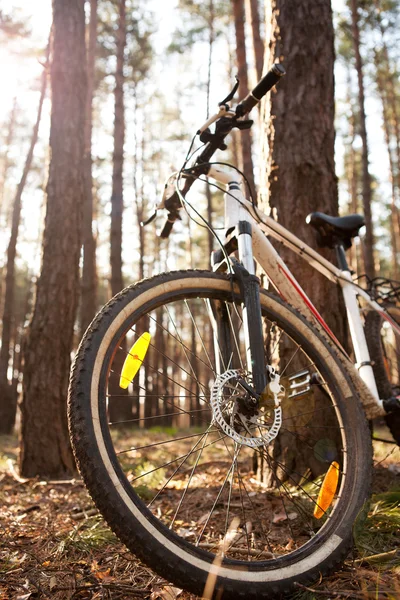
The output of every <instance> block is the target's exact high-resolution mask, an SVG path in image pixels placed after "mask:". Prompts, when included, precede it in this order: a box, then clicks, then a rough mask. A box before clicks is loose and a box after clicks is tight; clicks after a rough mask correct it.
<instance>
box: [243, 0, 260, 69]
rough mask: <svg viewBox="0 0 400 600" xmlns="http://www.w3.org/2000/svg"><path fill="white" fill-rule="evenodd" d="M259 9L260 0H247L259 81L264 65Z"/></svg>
mask: <svg viewBox="0 0 400 600" xmlns="http://www.w3.org/2000/svg"><path fill="white" fill-rule="evenodd" d="M258 9H259V6H258V0H246V12H247V14H248V15H249V18H250V22H251V38H252V44H253V52H254V65H255V68H256V74H257V81H260V79H261V77H262V73H263V66H264V41H263V40H262V38H261V34H260V14H259V12H258Z"/></svg>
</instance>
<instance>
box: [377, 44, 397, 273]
mask: <svg viewBox="0 0 400 600" xmlns="http://www.w3.org/2000/svg"><path fill="white" fill-rule="evenodd" d="M375 67H376V82H377V86H378V92H379V95H380V98H381V102H382V118H383V131H384V134H385V143H386V148H387V151H388V159H389V175H390V183H391V192H392V198H391V205H390V223H389V228H390V237H391V246H392V277H393V279H399V266H398V260H397V253H398V250H399V247H398V246H399V243H400V231H399V220H398V211H397V206H396V174H395V166H394V157H393V153H392V148H391V145H390V139H391V131H390V123H389V115H388V99H387V96H386V91H385V80H384V78H383V77H384V74H383V73H382V71H381V68H382V67H381V65H380V63H379V57H378V55H377V54H376V53H375Z"/></svg>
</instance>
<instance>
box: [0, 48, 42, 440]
mask: <svg viewBox="0 0 400 600" xmlns="http://www.w3.org/2000/svg"><path fill="white" fill-rule="evenodd" d="M49 49H50V41H49V44H48V49H47V53H46V65H45V68H44V71H43V74H42V81H41V89H40V97H39V105H38V111H37V116H36V122H35V125H34V127H33V132H32V137H31V141H30V145H29V150H28V154H27V156H26V159H25V165H24V169H23V171H22V176H21V180H20V182H19V184H18V187H17V191H16V194H15V198H14V203H13V212H12V223H11V236H10V241H9V243H8V248H7V263H6V277H5V295H4V306H3V329H2V335H1V348H0V433H11V431H12V429H13V427H14V423H15V415H16V410H17V397H16V394H15V391H14V386H13V384H12V381H11V382H9V380H8V368H9V362H10V347H11V332H12V329H13V324H14V291H15V257H16V253H17V241H18V230H19V224H20V220H21V203H22V194H23V192H24V189H25V184H26V180H27V178H28V174H29V171H30V169H31V166H32V160H33V153H34V150H35V146H36V142H37V139H38V134H39V126H40V121H41V117H42V108H43V102H44V98H45V95H46V87H47V69H48V60H49Z"/></svg>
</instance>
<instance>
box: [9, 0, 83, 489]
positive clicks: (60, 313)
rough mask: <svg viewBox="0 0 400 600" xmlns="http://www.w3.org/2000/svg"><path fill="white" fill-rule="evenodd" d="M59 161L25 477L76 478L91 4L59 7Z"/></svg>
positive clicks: (27, 395)
mask: <svg viewBox="0 0 400 600" xmlns="http://www.w3.org/2000/svg"><path fill="white" fill-rule="evenodd" d="M50 73H51V92H52V107H51V128H50V148H51V160H50V167H49V180H48V186H47V212H46V222H45V229H44V235H43V258H42V268H41V274H40V277H39V280H38V284H37V290H36V302H35V307H34V311H33V317H32V321H31V324H30V327H29V334H28V340H27V343H26V348H25V353H24V357H25V366H24V380H23V398H22V407H21V409H22V410H21V412H22V415H21V416H22V422H21V453H20V470H21V474H22V475H23V476H25V477H34V476H36V475H39V476H41V477H49V478H63V477H65V476H68V475H70V474H71V473H73V472H74V470H75V466H74V459H73V455H72V451H71V448H70V444H69V438H68V428H67V418H66V398H67V388H68V378H69V368H70V356H71V349H72V342H73V331H74V322H75V317H76V311H77V304H78V290H79V258H80V248H81V240H82V206H83V202H84V194H85V187H84V181H85V179H84V177H85V176H84V160H83V159H84V124H85V101H86V57H85V14H84V6H83V2H64V0H53V52H52V64H51V71H50Z"/></svg>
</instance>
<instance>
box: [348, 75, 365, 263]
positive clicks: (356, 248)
mask: <svg viewBox="0 0 400 600" xmlns="http://www.w3.org/2000/svg"><path fill="white" fill-rule="evenodd" d="M347 89H348V94H347V104H348V105H349V107H350V118H349V134H350V143H349V160H348V169H347V182H348V187H349V196H350V202H349V209H348V211H349V214H357V213H358V190H357V188H358V177H357V155H356V151H355V149H354V138H355V135H356V124H355V115H354V108H353V102H352V97H351V78H350V73H348V78H347ZM349 255H350V266H351V268H352V270H353V271H354V272H355V273H356V274H357V275H361V274H362V273H363V272H365V269H363V266H362V256H361V249H360V245H356V244H353V245H352V247H351V249H350V251H349Z"/></svg>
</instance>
